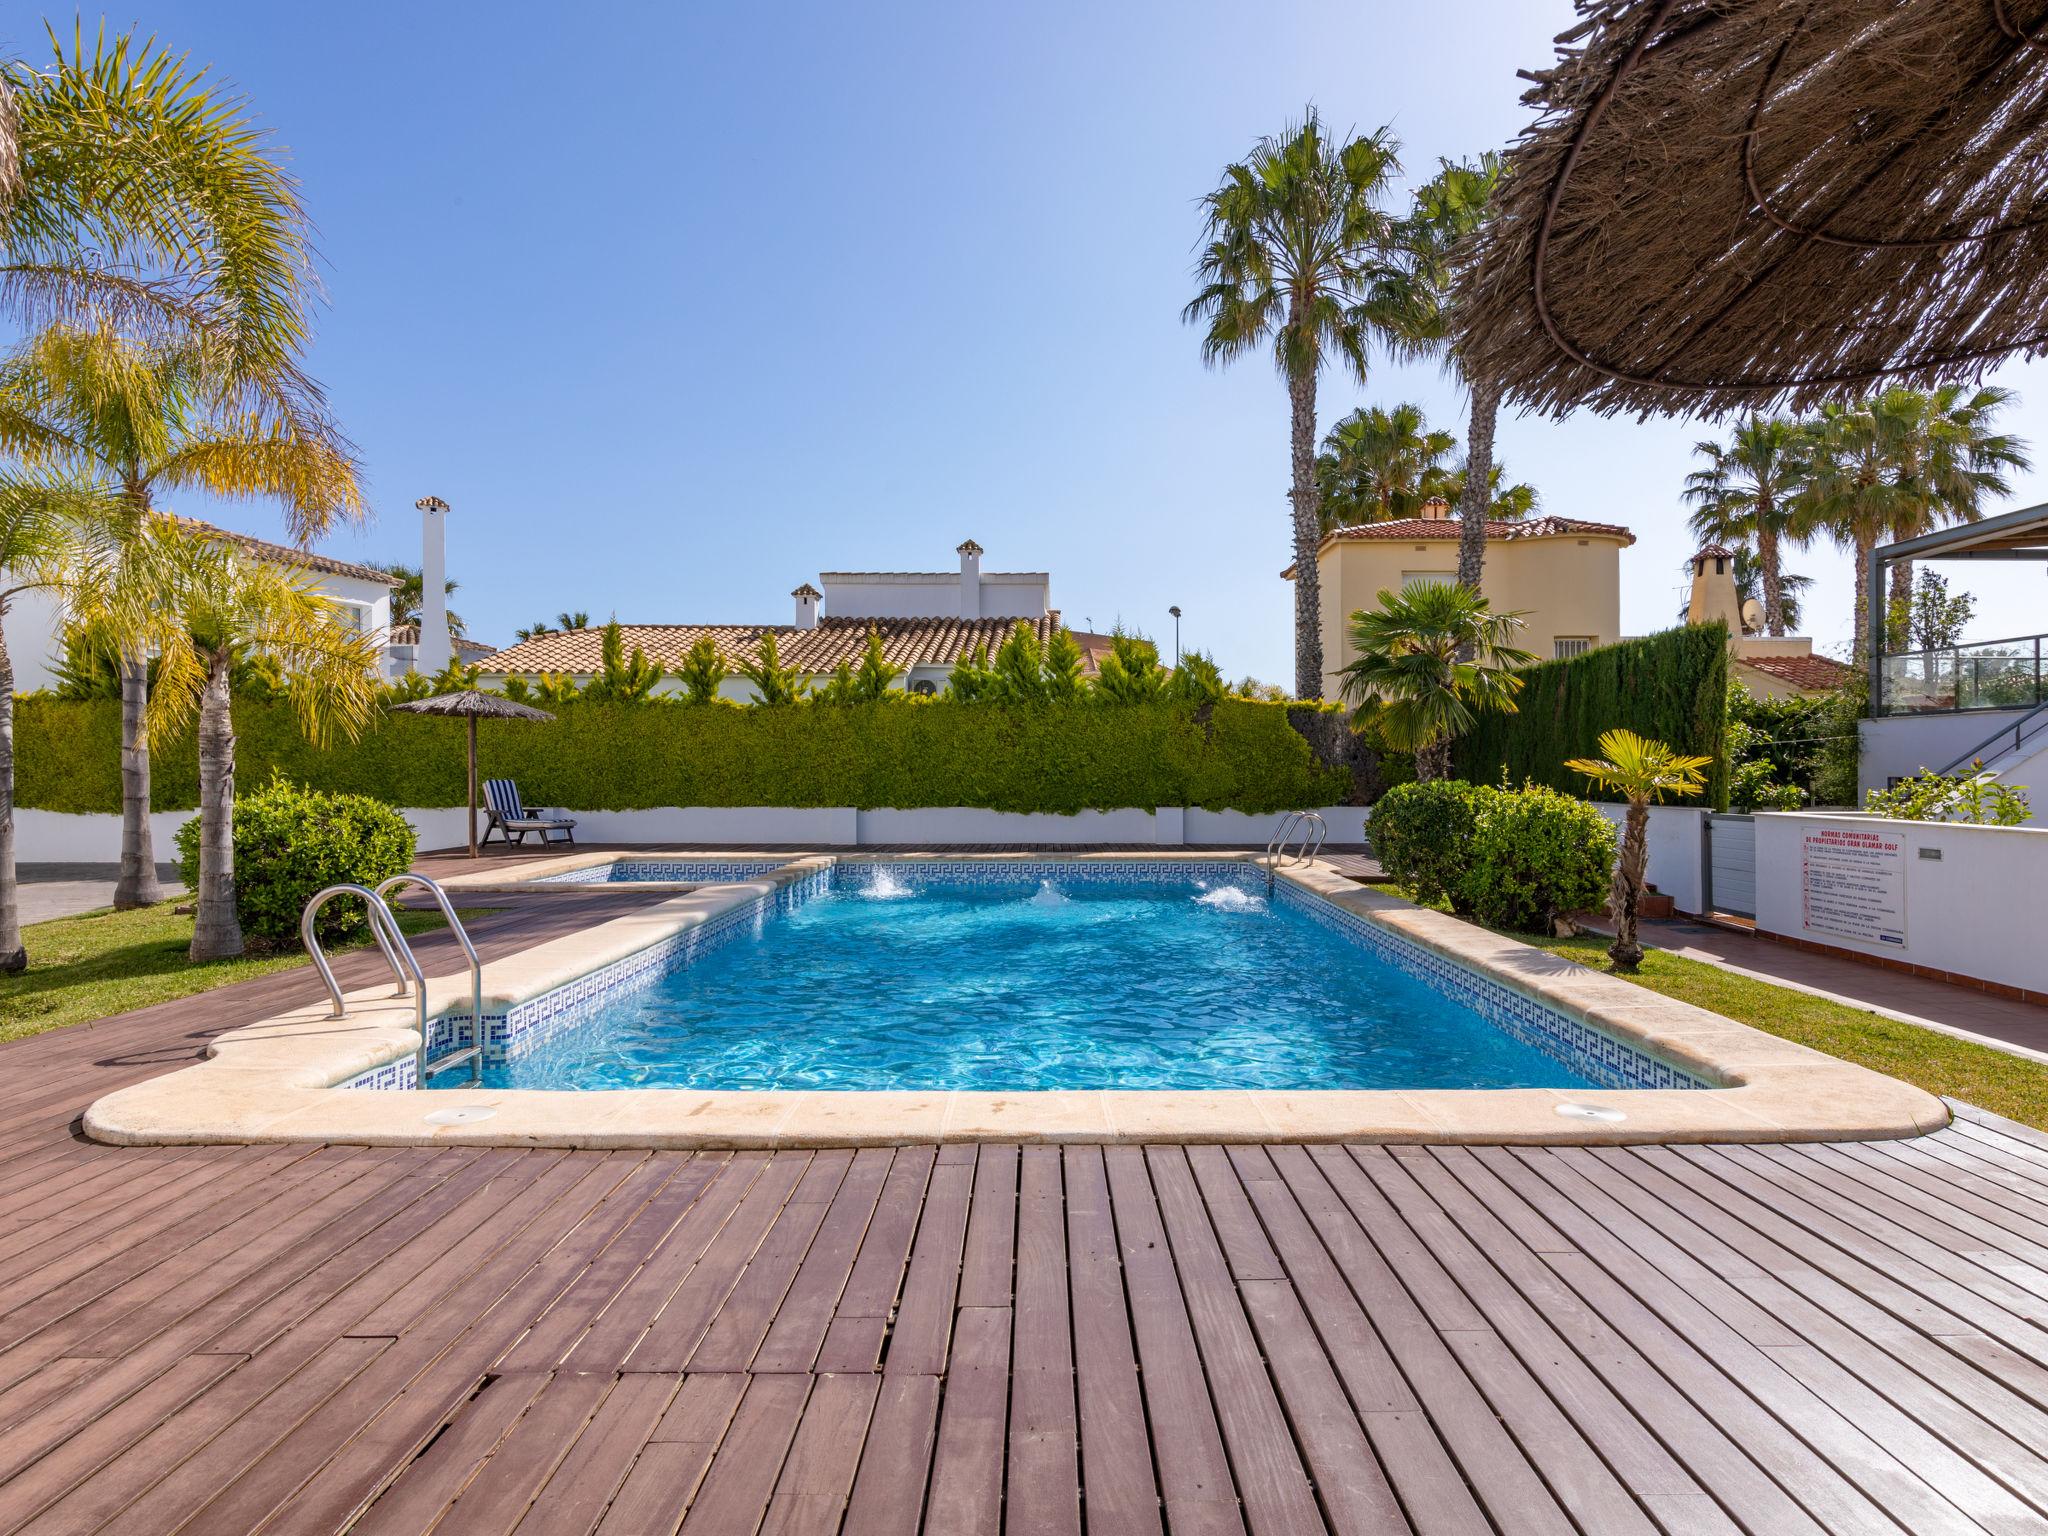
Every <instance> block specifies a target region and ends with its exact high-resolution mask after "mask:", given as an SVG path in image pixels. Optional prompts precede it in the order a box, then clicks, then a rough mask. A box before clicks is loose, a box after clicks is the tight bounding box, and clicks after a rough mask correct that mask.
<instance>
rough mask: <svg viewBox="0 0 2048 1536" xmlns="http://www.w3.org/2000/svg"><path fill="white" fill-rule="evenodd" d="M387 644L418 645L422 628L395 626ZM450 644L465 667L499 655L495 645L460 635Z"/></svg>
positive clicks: (387, 638)
mask: <svg viewBox="0 0 2048 1536" xmlns="http://www.w3.org/2000/svg"><path fill="white" fill-rule="evenodd" d="M385 643H386V644H389V645H418V644H419V643H420V627H419V625H417V624H394V625H392V626H391V633H390V634H388V635H387V636H385ZM450 643H451V644H453V645H454V647H455V654H456V655H458V656H460V657H461V658H462V660H463V662H464V664H465V665H467V664H470V663H473V662H479V661H482V660H483V659H484V658H485V657H486V656H495V655H496V654H497V653H498V648H497V647H496V646H495V645H485V644H484V643H483V642H482V641H481V640H465V639H463V638H462V637H461V636H460V635H456V636H454V637H453V638H452V640H451V642H450Z"/></svg>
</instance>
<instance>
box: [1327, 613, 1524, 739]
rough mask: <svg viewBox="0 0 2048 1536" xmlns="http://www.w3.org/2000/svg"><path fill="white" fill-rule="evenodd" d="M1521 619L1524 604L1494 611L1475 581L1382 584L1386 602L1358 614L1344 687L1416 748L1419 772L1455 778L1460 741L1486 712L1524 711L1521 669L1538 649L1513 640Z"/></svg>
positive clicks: (1387, 729)
mask: <svg viewBox="0 0 2048 1536" xmlns="http://www.w3.org/2000/svg"><path fill="white" fill-rule="evenodd" d="M1521 627H1522V616H1521V615H1520V614H1519V613H1495V612H1493V610H1492V609H1491V607H1489V606H1488V604H1487V601H1486V599H1485V598H1484V597H1482V596H1481V595H1480V594H1479V593H1477V592H1475V591H1473V590H1472V589H1471V588H1470V587H1467V586H1463V585H1458V586H1452V585H1450V584H1448V583H1445V582H1425V583H1423V584H1422V585H1420V586H1416V587H1411V588H1409V589H1408V590H1407V591H1406V592H1402V593H1400V594H1398V595H1397V594H1395V593H1393V592H1382V593H1380V595H1379V607H1378V608H1376V609H1364V610H1362V611H1360V612H1358V613H1354V614H1353V615H1352V616H1351V646H1352V649H1353V650H1354V651H1355V652H1356V653H1357V654H1356V655H1355V656H1354V657H1353V658H1352V659H1351V660H1350V661H1349V662H1346V663H1345V665H1344V667H1343V670H1342V677H1343V680H1344V681H1343V688H1344V697H1345V699H1346V700H1348V701H1349V702H1351V703H1352V704H1354V705H1357V706H1358V707H1359V711H1360V713H1361V714H1364V713H1366V712H1367V711H1368V710H1369V711H1370V713H1371V718H1372V721H1373V724H1374V725H1375V726H1376V727H1377V728H1378V730H1379V734H1380V736H1381V738H1382V739H1383V740H1384V741H1385V742H1386V743H1387V745H1388V746H1390V747H1393V748H1394V749H1395V750H1396V751H1404V752H1413V753H1414V754H1415V774H1416V777H1417V778H1421V779H1440V778H1446V777H1448V776H1449V774H1450V767H1451V764H1450V749H1451V743H1452V742H1453V741H1455V740H1456V739H1457V738H1458V737H1459V736H1461V735H1463V734H1464V733H1465V732H1466V731H1468V730H1470V729H1471V727H1472V724H1473V722H1474V721H1475V720H1477V719H1478V717H1479V715H1480V714H1481V713H1486V712H1500V713H1506V714H1513V713H1514V711H1515V695H1516V694H1518V693H1520V692H1521V690H1522V680H1521V678H1520V677H1518V676H1516V675H1515V671H1514V669H1515V668H1517V667H1526V666H1528V665H1529V664H1530V663H1531V662H1533V661H1534V660H1535V659H1536V658H1535V657H1534V656H1533V655H1531V654H1530V653H1529V652H1528V651H1524V650H1518V649H1516V648H1515V647H1514V646H1512V645H1510V644H1509V643H1508V642H1509V641H1510V640H1512V639H1513V638H1514V636H1515V632H1516V631H1517V630H1519V629H1520V628H1521Z"/></svg>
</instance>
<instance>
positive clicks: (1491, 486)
mask: <svg viewBox="0 0 2048 1536" xmlns="http://www.w3.org/2000/svg"><path fill="white" fill-rule="evenodd" d="M1501 175H1502V166H1501V158H1500V156H1499V155H1497V154H1494V153H1493V152H1491V151H1488V152H1487V153H1486V154H1484V155H1481V156H1480V157H1479V158H1478V159H1477V160H1476V161H1467V162H1462V163H1460V162H1454V161H1450V160H1441V161H1439V162H1438V170H1437V174H1436V175H1435V176H1434V177H1432V178H1431V179H1430V180H1429V181H1427V182H1425V183H1423V185H1422V186H1420V187H1418V188H1417V189H1416V192H1415V207H1414V210H1413V212H1411V213H1410V214H1409V215H1408V217H1407V218H1406V219H1404V220H1403V221H1402V226H1401V234H1402V240H1403V242H1404V244H1405V245H1406V246H1407V248H1408V250H1409V251H1410V253H1411V255H1412V266H1411V268H1410V271H1411V273H1412V276H1411V279H1410V281H1411V282H1412V284H1413V286H1414V288H1415V291H1416V300H1415V302H1414V303H1413V304H1412V305H1411V309H1412V311H1413V312H1414V313H1416V314H1418V315H1420V316H1422V317H1424V318H1423V323H1422V324H1421V326H1420V328H1419V335H1420V337H1421V339H1422V340H1424V341H1425V342H1427V343H1428V344H1429V345H1430V346H1431V347H1432V348H1440V347H1442V346H1443V345H1444V344H1445V343H1444V339H1445V337H1446V336H1448V335H1449V333H1450V318H1451V317H1450V310H1451V304H1452V297H1451V296H1452V287H1453V280H1454V278H1455V276H1456V273H1457V264H1458V262H1459V261H1460V260H1461V259H1462V258H1463V255H1464V253H1465V251H1466V250H1468V249H1469V248H1470V244H1471V239H1472V236H1473V235H1474V234H1475V233H1476V232H1477V231H1478V230H1479V228H1480V226H1481V225H1482V224H1484V223H1485V221H1486V218H1487V215H1488V213H1489V212H1490V210H1491V209H1492V207H1493V198H1494V193H1495V192H1496V191H1497V190H1498V189H1499V186H1500V179H1501ZM1452 361H1453V362H1454V363H1456V364H1457V365H1458V366H1459V368H1460V371H1461V372H1463V371H1464V370H1463V362H1462V359H1459V358H1457V357H1456V356H1455V354H1454V355H1453V357H1452ZM1465 390H1466V393H1467V395H1468V396H1469V397H1470V405H1469V407H1468V412H1467V420H1466V426H1465V461H1466V464H1467V466H1468V473H1467V474H1466V475H1465V476H1463V477H1461V481H1460V485H1459V496H1458V518H1459V529H1458V584H1459V585H1460V586H1464V587H1470V588H1471V589H1472V590H1473V591H1475V592H1476V591H1478V590H1479V583H1480V578H1481V576H1482V575H1483V574H1484V571H1485V566H1486V520H1487V518H1488V517H1489V516H1499V515H1500V514H1499V513H1498V512H1495V511H1494V510H1493V509H1494V504H1495V500H1496V491H1497V487H1498V481H1497V480H1496V478H1495V476H1494V472H1493V434H1494V427H1495V424H1496V422H1497V421H1498V419H1499V417H1500V387H1499V385H1497V384H1496V383H1495V382H1494V381H1493V380H1492V379H1491V378H1488V377H1485V376H1483V375H1474V374H1470V373H1467V374H1466V375H1465ZM1529 502H1530V504H1531V505H1532V506H1533V505H1534V502H1535V493H1534V492H1533V491H1531V492H1530V493H1529Z"/></svg>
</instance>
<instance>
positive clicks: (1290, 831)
mask: <svg viewBox="0 0 2048 1536" xmlns="http://www.w3.org/2000/svg"><path fill="white" fill-rule="evenodd" d="M1297 831H1299V833H1300V841H1299V842H1297V843H1295V844H1294V852H1293V854H1292V855H1291V856H1290V854H1289V853H1288V845H1289V843H1290V842H1291V841H1292V840H1293V839H1294V836H1295V833H1296V832H1297ZM1329 836H1330V828H1329V824H1328V823H1327V822H1325V821H1324V820H1323V818H1322V815H1321V813H1320V812H1317V811H1289V812H1288V813H1287V814H1286V815H1285V816H1283V817H1282V818H1281V819H1280V825H1279V827H1278V828H1277V829H1275V831H1274V833H1273V835H1272V836H1271V837H1270V838H1268V839H1267V840H1266V889H1267V890H1268V891H1270V890H1272V889H1273V883H1274V878H1275V875H1276V874H1277V872H1278V871H1279V870H1280V869H1281V868H1283V867H1284V866H1286V865H1289V864H1309V863H1313V862H1314V861H1315V860H1316V858H1317V857H1319V856H1320V855H1321V853H1322V851H1323V844H1324V843H1325V842H1327V841H1328V840H1329Z"/></svg>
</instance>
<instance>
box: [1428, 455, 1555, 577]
mask: <svg viewBox="0 0 2048 1536" xmlns="http://www.w3.org/2000/svg"><path fill="white" fill-rule="evenodd" d="M1470 466H1471V459H1470V458H1469V456H1468V457H1467V458H1464V459H1461V460H1459V461H1458V462H1457V463H1456V464H1453V465H1452V466H1451V467H1450V468H1449V469H1447V470H1444V471H1443V472H1442V473H1441V474H1440V475H1439V476H1438V477H1437V480H1436V494H1437V495H1439V496H1441V497H1443V498H1444V500H1446V501H1448V502H1450V503H1451V504H1452V505H1453V506H1462V505H1463V504H1464V500H1465V476H1466V474H1467V473H1468V472H1469V470H1470ZM1486 478H1487V483H1488V486H1489V488H1490V489H1491V491H1492V493H1493V494H1492V495H1491V496H1490V497H1488V498H1487V505H1486V515H1487V516H1488V517H1490V518H1495V519H1504V520H1507V521H1516V520H1519V519H1521V518H1524V517H1527V516H1528V515H1529V514H1530V513H1532V512H1534V511H1535V510H1536V508H1537V506H1538V505H1539V504H1540V503H1541V502H1542V500H1543V498H1542V497H1541V496H1540V495H1539V494H1537V491H1536V487H1535V486H1533V485H1530V484H1528V483H1527V482H1525V481H1517V482H1515V483H1513V484H1509V483H1508V467H1507V465H1505V464H1503V463H1501V461H1500V460H1499V459H1492V460H1491V462H1490V463H1489V464H1488V466H1487V472H1486ZM1466 540H1467V535H1466V533H1465V529H1464V527H1463V526H1462V524H1461V525H1460V527H1459V529H1458V559H1459V561H1460V562H1461V563H1462V562H1463V560H1464V558H1465V544H1466ZM1479 545H1480V550H1481V553H1482V556H1483V554H1484V551H1485V548H1486V540H1485V539H1484V538H1483V537H1482V538H1481V539H1480V541H1479Z"/></svg>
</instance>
